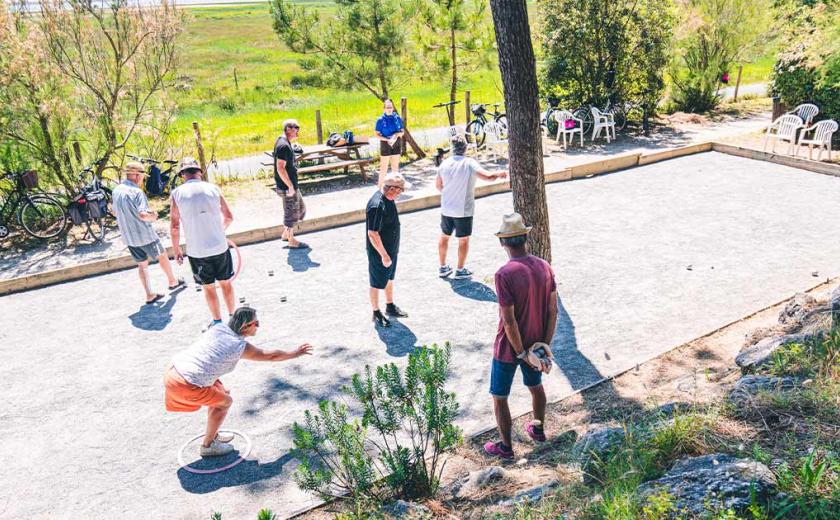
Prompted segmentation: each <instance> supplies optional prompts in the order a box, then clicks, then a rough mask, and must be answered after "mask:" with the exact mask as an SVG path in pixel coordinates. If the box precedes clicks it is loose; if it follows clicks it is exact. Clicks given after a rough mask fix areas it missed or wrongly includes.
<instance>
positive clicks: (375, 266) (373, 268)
mask: <svg viewBox="0 0 840 520" xmlns="http://www.w3.org/2000/svg"><path fill="white" fill-rule="evenodd" d="M390 257H391V266H390V267H385V266H384V265H382V257H381V256H379V253H368V276H369V277H370V286H371V287H373V288H374V289H384V288H385V286H386V285H388V282H389V281H391V280H393V279H394V275H395V274H396V273H397V255H396V254H393V255H390Z"/></svg>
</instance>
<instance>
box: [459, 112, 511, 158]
mask: <svg viewBox="0 0 840 520" xmlns="http://www.w3.org/2000/svg"><path fill="white" fill-rule="evenodd" d="M501 104H502V103H475V104H473V105H470V112H472V113H473V115H474V116H475V119H473V120H472V121H470V122H469V123H468V124H467V128H466V134H467V135H470V136H472V137H473V140H474V141H475V144H476V146H477V147H481V146H484V140H485V138H486V137H487V136H486V135H485V133H484V125H486V124H487V121H488V117H490V118H492V120H493V121H495V122H496V123H497V124H498V125H499V129H500V132H499V138H500V139H507V137H508V120H507V116H506V115H505V114H504V112H499V106H500V105H501ZM491 105H492V106H493V113H492V114H488V113H487V107H489V106H491Z"/></svg>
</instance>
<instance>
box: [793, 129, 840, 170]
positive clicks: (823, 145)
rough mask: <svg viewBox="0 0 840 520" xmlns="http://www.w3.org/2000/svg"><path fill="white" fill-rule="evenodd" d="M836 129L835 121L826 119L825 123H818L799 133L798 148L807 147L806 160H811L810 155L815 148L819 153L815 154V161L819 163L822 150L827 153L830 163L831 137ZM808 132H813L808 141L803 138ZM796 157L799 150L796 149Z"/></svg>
mask: <svg viewBox="0 0 840 520" xmlns="http://www.w3.org/2000/svg"><path fill="white" fill-rule="evenodd" d="M837 127H838V125H837V121H834V120H833V119H826V120H825V121H820V122H819V123H817V124H815V125H814V126H809V127H808V128H803V129H802V131H801V132H800V133H799V147H800V148H801V147H802V146H807V147H808V159H811V158H812V157H811V154H812V152H813V151H814V147H815V146H816V147H817V150H819V152H817V160H818V161H819V160H821V159H822V153H823V150H826V151H827V152H828V160H829V161H831V136H833V135H834V132H836V131H837ZM808 132H814V136H813V137H811V138H810V139H809V138H807V137H805V136H806V135H807V133H808ZM796 155H797V156H799V148H797V149H796Z"/></svg>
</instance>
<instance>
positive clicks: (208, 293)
mask: <svg viewBox="0 0 840 520" xmlns="http://www.w3.org/2000/svg"><path fill="white" fill-rule="evenodd" d="M201 174H202V172H201V166H200V165H199V164H198V162H197V161H196V160H195V159H193V158H192V157H184V159H183V160H182V161H181V165H180V167H179V168H178V175H183V176H184V181H185V182H184V184H182V185H181V186H179V187H178V188H176V189H175V190H174V191H173V192H172V199H171V201H170V207H171V212H170V219H171V223H170V226H169V229H170V234H171V235H172V249H173V250H174V252H175V259H176V260H177V261H178V264H182V263H183V262H184V253H183V252H182V251H181V222H183V223H184V228H185V231H186V235H187V237H186V238H187V259H188V260H189V263H190V268H191V269H192V273H193V278H194V279H195V282H196V283H197V284H200V285H201V286H202V288H203V289H204V299H205V300H206V301H207V306H208V307H209V308H210V314H211V315H212V316H213V323H211V326H212V325H215V324H218V323H221V322H222V311H221V309H220V306H219V297H218V295H217V294H216V282H219V287H221V289H222V297H223V298H224V300H225V306H226V307H227V311H228V314H233V310H234V308H235V307H234V295H233V285H232V284H231V278H233V259H232V258H231V255H230V249H229V248H228V242H227V237H226V236H225V229H227V227H228V226H229V225H230V223H231V222H233V214H232V213H231V212H230V208H229V207H228V205H227V202H225V198H224V197H222V194H221V192H220V191H219V188H218V187H217V186H216V185H214V184H210V183H209V182H204V181H203V180H202V178H201Z"/></svg>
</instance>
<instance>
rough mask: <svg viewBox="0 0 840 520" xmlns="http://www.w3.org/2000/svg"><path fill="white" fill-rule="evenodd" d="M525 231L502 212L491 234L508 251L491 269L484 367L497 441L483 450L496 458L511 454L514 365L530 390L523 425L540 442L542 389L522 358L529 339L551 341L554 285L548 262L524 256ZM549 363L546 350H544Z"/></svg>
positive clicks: (538, 377)
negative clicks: (489, 345)
mask: <svg viewBox="0 0 840 520" xmlns="http://www.w3.org/2000/svg"><path fill="white" fill-rule="evenodd" d="M529 231H531V228H530V227H529V226H526V225H525V223H524V222H523V221H522V216H521V215H519V214H518V213H512V214H510V215H505V216H504V219H503V221H502V227H501V229H499V232H498V233H496V236H497V237H499V242H500V243H501V245H502V247H503V248H504V249H505V251H506V252H507V254H508V258H509V260H508V262H507V263H506V264H505V265H503V266H502V267H501V269H499V270H498V271H497V272H496V295H497V297H498V299H499V318H500V319H499V329H498V332H497V333H496V341H495V343H494V346H493V363H492V365H491V370H490V394H491V395H492V396H493V409H494V412H495V414H496V424H497V426H498V428H499V434H500V436H501V438H502V439H501V441H499V442H488V443H487V444H485V445H484V450H485V451H486V452H487V453H488V454H490V455H493V456H496V457H500V458H502V459H512V458H513V446H512V442H511V424H512V423H511V417H510V408H509V407H508V402H507V398H508V395H510V388H511V385H512V384H513V378H514V375H516V369H517V367H518V368H519V369H520V370H521V371H522V380H523V382H524V383H525V386H526V387H528V390H530V391H531V403H532V406H533V414H534V420H533V421H531V422H529V423H528V425H527V426H526V428H525V431H526V432H527V433H528V436H530V437H531V438H532V439H533V440H534V441H536V442H544V441H545V440H546V437H545V431H544V430H543V426H544V422H545V405H546V397H545V390H544V389H543V387H542V373H541V372H540V370H539V369H538V368H537V366H536V365H532V364H531V362H530V361H529V358H528V356H527V354H528V350H529V349H530V348H531V347H532V346H533V345H534V344H535V343H545V344H546V345H551V340H552V338H553V337H554V328H555V326H556V324H557V285H556V283H555V281H554V271H552V270H551V266H550V265H549V264H548V262H546V261H545V260H543V259H542V258H538V257H536V256H533V255H530V254H528V249H527V246H526V243H527V241H528V232H529ZM545 354H546V356H547V357H548V359H549V360H550V361H551V362H553V359H554V358H553V356H552V353H551V349H550V348H548V349H546V352H545Z"/></svg>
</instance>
